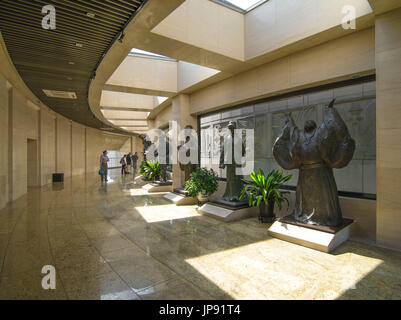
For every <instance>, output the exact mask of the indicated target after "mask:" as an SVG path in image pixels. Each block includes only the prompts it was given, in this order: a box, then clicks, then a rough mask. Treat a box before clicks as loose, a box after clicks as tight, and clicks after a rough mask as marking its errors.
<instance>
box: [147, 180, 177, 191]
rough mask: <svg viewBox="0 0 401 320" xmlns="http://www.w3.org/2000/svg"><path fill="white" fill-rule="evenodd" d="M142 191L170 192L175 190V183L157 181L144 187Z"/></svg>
mask: <svg viewBox="0 0 401 320" xmlns="http://www.w3.org/2000/svg"><path fill="white" fill-rule="evenodd" d="M142 189H144V190H146V191H147V192H169V191H171V190H173V182H172V181H171V180H170V181H166V182H161V181H155V182H152V183H148V184H146V185H144V186H143V187H142Z"/></svg>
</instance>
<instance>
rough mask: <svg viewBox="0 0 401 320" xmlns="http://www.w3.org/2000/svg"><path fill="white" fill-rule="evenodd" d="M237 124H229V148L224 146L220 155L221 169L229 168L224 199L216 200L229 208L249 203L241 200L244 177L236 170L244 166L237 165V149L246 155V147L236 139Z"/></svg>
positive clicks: (231, 122) (227, 144)
mask: <svg viewBox="0 0 401 320" xmlns="http://www.w3.org/2000/svg"><path fill="white" fill-rule="evenodd" d="M236 127H237V124H236V123H235V122H234V121H230V122H229V124H228V129H229V131H228V134H227V136H226V137H225V141H226V146H229V148H228V150H227V149H225V148H224V144H223V147H222V150H221V154H220V164H219V167H220V168H221V169H224V168H226V167H227V171H226V180H227V184H226V190H225V192H224V195H223V197H222V198H219V199H216V200H215V202H219V203H223V204H226V205H229V206H234V207H237V206H243V205H246V204H247V203H248V200H247V199H243V200H240V199H239V197H240V194H241V190H242V187H243V182H242V180H241V178H242V176H241V175H237V174H236V172H235V171H236V168H239V167H241V166H242V164H239V163H236V159H235V157H234V150H235V148H239V150H242V155H243V154H244V145H243V144H242V142H241V141H238V142H236V139H234V130H235V129H236ZM235 143H240V144H241V145H239V146H236V145H235Z"/></svg>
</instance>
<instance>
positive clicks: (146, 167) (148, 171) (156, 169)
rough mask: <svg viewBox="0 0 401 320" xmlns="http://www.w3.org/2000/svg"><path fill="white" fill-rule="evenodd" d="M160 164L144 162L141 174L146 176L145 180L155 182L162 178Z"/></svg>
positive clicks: (140, 169) (153, 161)
mask: <svg viewBox="0 0 401 320" xmlns="http://www.w3.org/2000/svg"><path fill="white" fill-rule="evenodd" d="M160 172H161V170H160V164H159V162H157V161H156V160H152V161H143V162H142V163H141V165H140V168H139V173H140V174H142V176H144V178H145V180H152V181H155V180H156V179H158V178H159V177H160Z"/></svg>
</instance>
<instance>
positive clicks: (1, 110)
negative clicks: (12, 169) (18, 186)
mask: <svg viewBox="0 0 401 320" xmlns="http://www.w3.org/2000/svg"><path fill="white" fill-rule="evenodd" d="M0 114H1V117H0V209H1V208H3V207H4V206H5V205H6V203H7V202H8V143H9V140H8V90H7V83H6V79H5V78H4V77H3V76H2V75H1V74H0Z"/></svg>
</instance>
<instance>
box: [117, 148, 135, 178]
mask: <svg viewBox="0 0 401 320" xmlns="http://www.w3.org/2000/svg"><path fill="white" fill-rule="evenodd" d="M120 163H121V174H122V175H124V174H128V173H130V168H131V167H132V169H133V171H134V175H135V172H136V169H137V163H138V153H137V152H135V153H134V154H131V152H130V153H128V154H125V155H124V156H123V157H122V158H121V160H120Z"/></svg>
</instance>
